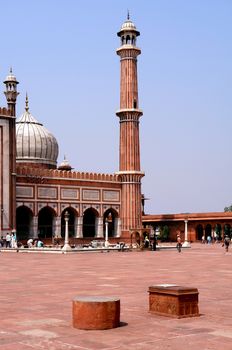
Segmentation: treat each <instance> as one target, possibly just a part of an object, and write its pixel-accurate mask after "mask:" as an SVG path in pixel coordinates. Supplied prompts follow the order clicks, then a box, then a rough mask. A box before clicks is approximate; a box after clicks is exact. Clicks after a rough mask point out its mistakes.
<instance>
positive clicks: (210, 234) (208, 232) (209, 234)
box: [205, 224, 212, 240]
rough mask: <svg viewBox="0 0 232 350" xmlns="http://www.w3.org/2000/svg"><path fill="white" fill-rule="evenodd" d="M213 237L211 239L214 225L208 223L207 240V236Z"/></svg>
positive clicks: (206, 227)
mask: <svg viewBox="0 0 232 350" xmlns="http://www.w3.org/2000/svg"><path fill="white" fill-rule="evenodd" d="M209 236H210V237H211V239H212V227H211V225H210V224H207V225H206V226H205V239H206V240H207V237H209Z"/></svg>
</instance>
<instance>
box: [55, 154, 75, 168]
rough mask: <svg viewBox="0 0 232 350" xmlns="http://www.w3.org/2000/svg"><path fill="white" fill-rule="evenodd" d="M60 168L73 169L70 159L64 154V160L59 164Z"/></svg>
mask: <svg viewBox="0 0 232 350" xmlns="http://www.w3.org/2000/svg"><path fill="white" fill-rule="evenodd" d="M58 169H59V170H66V171H70V170H72V167H71V165H70V164H69V161H68V160H67V159H66V157H65V156H64V160H63V161H62V162H61V164H60V165H59V167H58Z"/></svg>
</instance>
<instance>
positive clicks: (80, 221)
mask: <svg viewBox="0 0 232 350" xmlns="http://www.w3.org/2000/svg"><path fill="white" fill-rule="evenodd" d="M66 211H67V212H68V214H69V220H68V226H69V236H70V237H75V238H103V237H104V234H105V221H106V219H107V222H108V237H120V235H121V221H120V218H119V214H118V212H117V211H116V210H115V209H113V208H111V207H110V208H108V209H106V210H105V211H104V213H103V215H100V213H99V212H98V211H97V210H96V209H95V208H93V207H89V208H87V209H86V210H85V211H84V212H83V215H82V216H80V215H79V213H78V212H77V211H76V209H75V208H73V207H72V206H69V207H66V208H64V209H63V210H62V212H61V214H60V215H57V213H56V211H55V210H54V209H53V208H52V207H50V206H49V205H47V206H45V207H43V208H41V209H40V210H39V212H38V215H34V213H33V212H32V210H31V209H30V208H29V207H27V206H26V205H21V206H19V207H18V208H17V210H16V223H17V227H16V230H17V237H18V239H21V240H22V239H27V238H29V237H30V238H37V237H38V235H40V237H41V238H52V237H56V238H60V237H64V233H65V219H64V213H65V212H66Z"/></svg>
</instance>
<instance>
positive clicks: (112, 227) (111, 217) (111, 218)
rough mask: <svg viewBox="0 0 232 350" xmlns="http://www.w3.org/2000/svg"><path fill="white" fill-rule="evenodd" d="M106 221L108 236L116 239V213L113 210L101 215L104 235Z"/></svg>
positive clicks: (109, 209) (117, 216)
mask: <svg viewBox="0 0 232 350" xmlns="http://www.w3.org/2000/svg"><path fill="white" fill-rule="evenodd" d="M106 218H107V221H108V236H109V237H117V233H118V218H119V215H118V212H117V211H116V210H115V209H114V208H108V209H107V210H106V211H105V212H104V214H103V227H104V234H105V226H106V225H105V222H106Z"/></svg>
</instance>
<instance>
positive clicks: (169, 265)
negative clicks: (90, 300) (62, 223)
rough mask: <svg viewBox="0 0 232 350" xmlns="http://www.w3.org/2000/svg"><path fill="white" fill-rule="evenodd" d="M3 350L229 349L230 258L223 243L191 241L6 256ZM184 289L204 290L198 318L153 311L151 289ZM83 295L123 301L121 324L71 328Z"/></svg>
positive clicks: (0, 288)
mask: <svg viewBox="0 0 232 350" xmlns="http://www.w3.org/2000/svg"><path fill="white" fill-rule="evenodd" d="M0 262H1V277H0V302H1V308H0V350H8V349H10V350H16V349H17V350H21V349H23V350H28V349H31V350H33V349H35V350H37V349H38V350H42V349H50V350H63V349H67V350H69V349H70V350H74V349H77V350H78V349H79V350H98V349H101V350H116V349H120V350H132V349H133V350H140V349H141V350H151V349H154V350H156V349H157V350H158V349H162V350H166V349H167V350H177V349H178V350H181V349H187V350H195V349H196V350H204V349H205V350H206V349H207V350H214V349H215V350H216V349H217V350H218V349H219V350H220V349H222V350H231V349H232V290H231V289H232V288H231V287H232V279H231V277H232V268H231V267H232V253H231V251H229V253H225V251H224V248H222V247H221V245H220V244H214V245H210V246H208V245H201V244H197V243H196V244H193V245H192V248H191V249H188V250H187V249H186V250H184V251H182V252H181V253H178V252H177V251H175V250H168V251H158V252H151V251H146V252H110V253H108V254H98V253H96V254H94V253H92V254H78V253H77V254H67V255H56V254H51V255H49V254H39V253H38V254H19V253H16V252H15V253H11V254H8V253H7V252H6V253H4V252H2V253H0ZM165 283H167V284H178V285H182V286H187V287H196V288H198V290H199V310H200V314H201V316H200V317H194V318H186V319H173V318H168V317H163V316H157V315H152V314H150V313H149V312H148V292H147V291H148V287H149V286H151V285H155V284H165ZM78 295H86V296H109V297H119V298H120V300H121V326H120V327H119V328H115V329H111V330H105V331H84V330H78V329H74V328H73V327H72V299H73V298H75V297H76V296H78Z"/></svg>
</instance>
